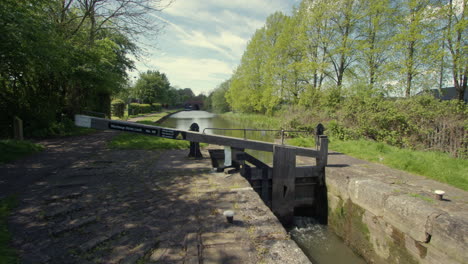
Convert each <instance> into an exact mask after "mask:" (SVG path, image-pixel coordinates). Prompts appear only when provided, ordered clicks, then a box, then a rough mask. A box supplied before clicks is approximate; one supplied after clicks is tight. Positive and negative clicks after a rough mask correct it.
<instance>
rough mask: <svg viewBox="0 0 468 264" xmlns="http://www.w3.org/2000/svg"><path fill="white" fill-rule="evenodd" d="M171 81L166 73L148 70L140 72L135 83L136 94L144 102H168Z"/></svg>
mask: <svg viewBox="0 0 468 264" xmlns="http://www.w3.org/2000/svg"><path fill="white" fill-rule="evenodd" d="M170 87H171V85H170V83H169V80H168V79H167V77H166V75H165V74H164V73H160V72H159V71H151V70H148V71H147V72H145V73H142V74H140V78H139V79H138V80H137V82H136V84H135V88H134V89H135V95H136V97H137V98H138V99H140V100H142V102H143V103H147V104H153V103H167V102H168V100H169V90H170Z"/></svg>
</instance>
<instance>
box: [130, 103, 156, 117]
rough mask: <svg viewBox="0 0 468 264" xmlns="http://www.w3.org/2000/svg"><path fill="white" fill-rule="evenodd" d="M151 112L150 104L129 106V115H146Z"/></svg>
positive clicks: (132, 104)
mask: <svg viewBox="0 0 468 264" xmlns="http://www.w3.org/2000/svg"><path fill="white" fill-rule="evenodd" d="M149 112H151V105H149V104H138V103H131V104H130V105H129V106H128V114H129V115H138V114H145V113H149Z"/></svg>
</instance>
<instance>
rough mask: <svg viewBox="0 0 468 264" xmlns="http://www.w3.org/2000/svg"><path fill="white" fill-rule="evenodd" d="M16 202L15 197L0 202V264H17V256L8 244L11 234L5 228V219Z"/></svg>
mask: <svg viewBox="0 0 468 264" xmlns="http://www.w3.org/2000/svg"><path fill="white" fill-rule="evenodd" d="M17 203H18V201H17V199H16V198H15V197H8V198H5V199H1V200H0V263H2V264H4V263H5V264H6V263H18V256H17V254H16V252H15V250H14V249H12V248H10V246H9V243H10V240H11V234H10V232H9V231H8V227H7V217H8V215H10V212H11V210H12V209H13V208H14V207H16V205H17Z"/></svg>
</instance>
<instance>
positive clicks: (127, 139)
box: [109, 133, 190, 150]
mask: <svg viewBox="0 0 468 264" xmlns="http://www.w3.org/2000/svg"><path fill="white" fill-rule="evenodd" d="M109 146H110V147H111V148H115V149H147V150H151V149H188V148H189V146H190V144H189V142H188V141H185V140H174V139H167V138H160V137H155V136H146V135H140V134H133V133H121V134H119V135H117V136H115V137H114V138H113V139H112V140H111V141H110V142H109Z"/></svg>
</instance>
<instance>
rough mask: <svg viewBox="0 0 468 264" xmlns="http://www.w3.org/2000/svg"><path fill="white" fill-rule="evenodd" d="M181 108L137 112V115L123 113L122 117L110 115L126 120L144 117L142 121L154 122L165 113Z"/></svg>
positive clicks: (113, 117) (116, 118)
mask: <svg viewBox="0 0 468 264" xmlns="http://www.w3.org/2000/svg"><path fill="white" fill-rule="evenodd" d="M180 110H182V109H171V110H164V111H161V112H153V113H146V114H138V115H127V114H125V116H124V117H122V118H119V117H117V116H112V120H128V119H130V118H135V117H144V118H145V119H144V121H148V122H156V121H158V120H159V119H161V118H163V117H165V116H166V115H169V114H172V113H175V112H177V111H180Z"/></svg>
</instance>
